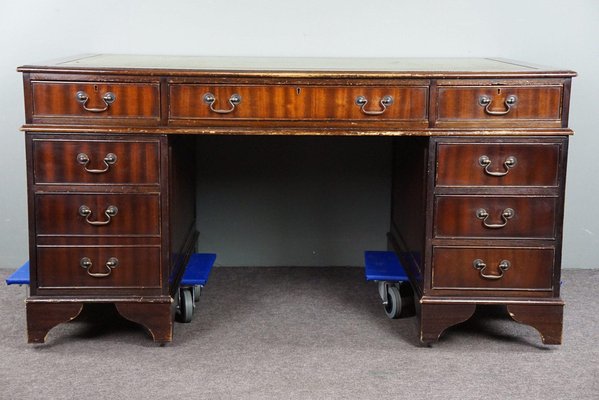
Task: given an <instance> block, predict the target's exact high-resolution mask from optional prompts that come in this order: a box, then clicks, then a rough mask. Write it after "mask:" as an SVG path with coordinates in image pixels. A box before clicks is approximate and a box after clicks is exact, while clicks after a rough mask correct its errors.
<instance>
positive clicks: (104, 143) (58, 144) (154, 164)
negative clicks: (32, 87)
mask: <svg viewBox="0 0 599 400" xmlns="http://www.w3.org/2000/svg"><path fill="white" fill-rule="evenodd" d="M32 156H33V181H34V183H35V184H59V183H66V184H153V185H158V184H159V183H160V146H159V142H158V141H157V140H156V141H111V140H94V139H89V140H58V139H57V140H50V139H33V142H32Z"/></svg>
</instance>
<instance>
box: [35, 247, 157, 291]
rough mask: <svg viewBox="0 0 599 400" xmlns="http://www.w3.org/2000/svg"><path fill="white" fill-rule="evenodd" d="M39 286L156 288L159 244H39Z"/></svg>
mask: <svg viewBox="0 0 599 400" xmlns="http://www.w3.org/2000/svg"><path fill="white" fill-rule="evenodd" d="M37 283H38V287H39V288H42V289H53V288H55V289H59V288H60V289H78V288H80V289H85V288H103V289H110V288H124V287H131V288H158V287H160V286H161V272H160V248H159V247H149V246H148V247H143V246H141V247H38V249H37Z"/></svg>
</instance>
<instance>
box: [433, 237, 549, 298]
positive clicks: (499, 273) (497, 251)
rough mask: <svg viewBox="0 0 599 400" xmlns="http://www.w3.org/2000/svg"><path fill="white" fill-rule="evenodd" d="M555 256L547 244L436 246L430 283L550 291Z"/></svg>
mask: <svg viewBox="0 0 599 400" xmlns="http://www.w3.org/2000/svg"><path fill="white" fill-rule="evenodd" d="M554 256H555V251H554V249H553V248H549V247H547V248H494V247H435V248H433V277H432V286H433V289H463V290H468V289H471V290H475V289H476V290H481V289H483V290H484V289H488V290H500V291H507V290H526V289H528V290H542V291H551V290H553V267H554ZM503 294H505V293H503Z"/></svg>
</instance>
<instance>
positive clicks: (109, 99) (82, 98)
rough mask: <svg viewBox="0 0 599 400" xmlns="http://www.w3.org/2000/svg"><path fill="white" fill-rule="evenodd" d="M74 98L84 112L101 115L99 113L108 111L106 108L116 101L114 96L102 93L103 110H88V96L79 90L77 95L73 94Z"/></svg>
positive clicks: (110, 93)
mask: <svg viewBox="0 0 599 400" xmlns="http://www.w3.org/2000/svg"><path fill="white" fill-rule="evenodd" d="M75 98H76V99H77V101H78V102H79V103H81V106H82V107H83V109H84V110H85V111H89V112H93V113H101V112H104V111H106V110H108V107H110V105H111V104H112V103H114V101H115V100H116V96H115V95H114V93H112V92H106V93H104V96H102V101H104V104H105V106H104V107H103V108H89V107H88V106H87V101H88V100H89V96H88V95H87V93H85V92H84V91H83V90H80V91H78V92H77V93H75Z"/></svg>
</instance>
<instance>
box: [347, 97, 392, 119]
mask: <svg viewBox="0 0 599 400" xmlns="http://www.w3.org/2000/svg"><path fill="white" fill-rule="evenodd" d="M366 104H368V99H367V98H366V97H364V96H358V97H356V105H358V106H359V107H360V111H362V112H363V113H364V114H366V115H381V114H382V113H384V112H385V111H387V107H389V106H390V105H391V104H393V96H384V97H383V98H382V99H381V102H380V104H381V107H382V108H383V109H382V110H378V111H372V110H366V109H365V108H364V107H366Z"/></svg>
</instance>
